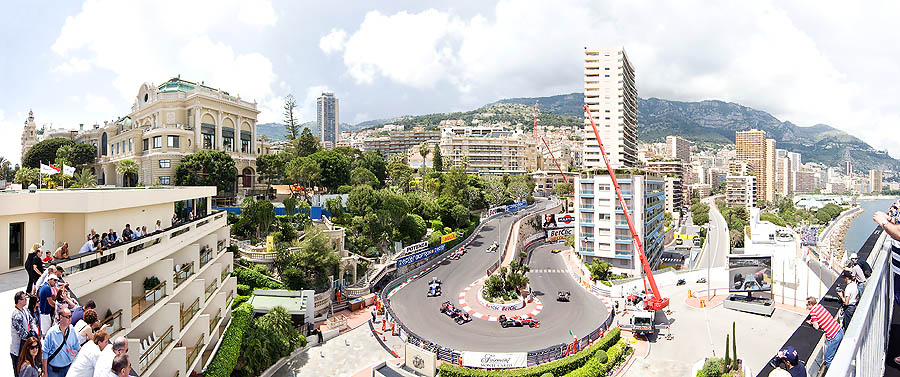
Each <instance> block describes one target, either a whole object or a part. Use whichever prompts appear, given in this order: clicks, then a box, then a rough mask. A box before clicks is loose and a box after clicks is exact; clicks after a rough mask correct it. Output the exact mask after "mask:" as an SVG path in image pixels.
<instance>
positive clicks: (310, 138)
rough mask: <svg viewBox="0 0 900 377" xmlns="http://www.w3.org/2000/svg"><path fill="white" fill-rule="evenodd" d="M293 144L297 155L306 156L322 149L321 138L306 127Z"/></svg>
mask: <svg viewBox="0 0 900 377" xmlns="http://www.w3.org/2000/svg"><path fill="white" fill-rule="evenodd" d="M293 145H294V151H295V154H296V156H297V157H306V156H309V155H312V154H314V153H316V152H319V151H321V150H322V146H321V145H320V144H319V138H317V137H315V136H314V135H313V134H312V131H310V130H309V128H304V129H303V131H302V132H300V138H299V139H298V140H296V141H294V143H293Z"/></svg>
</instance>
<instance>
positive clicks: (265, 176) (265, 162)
mask: <svg viewBox="0 0 900 377" xmlns="http://www.w3.org/2000/svg"><path fill="white" fill-rule="evenodd" d="M290 157H291V155H290V154H288V153H285V152H281V153H275V154H264V155H260V156H259V157H257V158H256V172H257V173H259V178H258V179H259V181H260V182H263V181H266V182H268V183H269V184H272V183H279V182H281V180H283V179H285V177H287V174H286V173H285V165H287V163H288V161H290Z"/></svg>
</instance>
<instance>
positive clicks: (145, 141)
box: [144, 139, 150, 151]
mask: <svg viewBox="0 0 900 377" xmlns="http://www.w3.org/2000/svg"><path fill="white" fill-rule="evenodd" d="M149 149H150V139H144V150H145V151H146V150H149Z"/></svg>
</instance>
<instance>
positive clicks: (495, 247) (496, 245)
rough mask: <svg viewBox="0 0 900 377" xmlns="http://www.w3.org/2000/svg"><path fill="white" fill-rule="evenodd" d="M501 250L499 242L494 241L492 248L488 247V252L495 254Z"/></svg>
mask: <svg viewBox="0 0 900 377" xmlns="http://www.w3.org/2000/svg"><path fill="white" fill-rule="evenodd" d="M499 248H500V243H499V242H497V241H494V243H492V244H491V246H490V247H488V249H487V252H489V253H494V252H497V249H499Z"/></svg>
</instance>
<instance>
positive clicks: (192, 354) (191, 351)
mask: <svg viewBox="0 0 900 377" xmlns="http://www.w3.org/2000/svg"><path fill="white" fill-rule="evenodd" d="M203 340H204V339H203V335H200V339H197V343H194V345H193V346H192V347H187V358H186V360H185V364H184V368H185V370H190V369H191V364H193V363H194V360H197V356H198V355H200V351H201V350H203V346H204V345H205V344H204V343H203Z"/></svg>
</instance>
